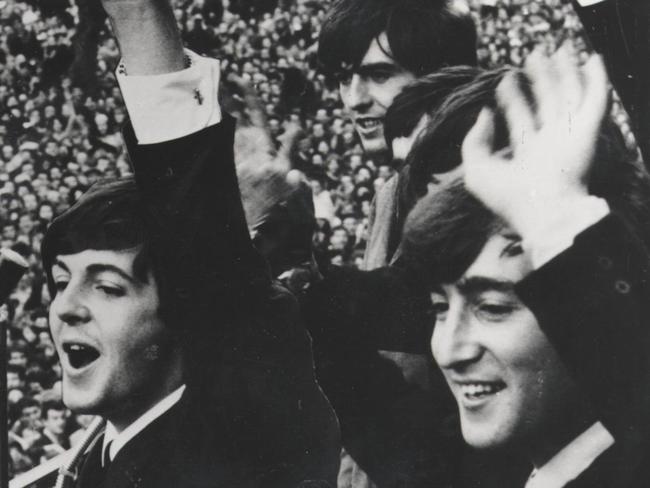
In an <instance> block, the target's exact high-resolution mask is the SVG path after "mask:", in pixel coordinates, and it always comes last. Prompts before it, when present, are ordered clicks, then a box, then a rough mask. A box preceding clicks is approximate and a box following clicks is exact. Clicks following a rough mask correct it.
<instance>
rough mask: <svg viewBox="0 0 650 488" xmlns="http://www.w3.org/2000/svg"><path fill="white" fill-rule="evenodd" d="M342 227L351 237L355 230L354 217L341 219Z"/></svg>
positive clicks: (355, 221)
mask: <svg viewBox="0 0 650 488" xmlns="http://www.w3.org/2000/svg"><path fill="white" fill-rule="evenodd" d="M342 225H343V228H344V229H345V230H346V231H347V233H348V234H351V235H353V234H354V233H355V232H356V230H357V219H355V218H354V217H346V218H344V219H343V224H342Z"/></svg>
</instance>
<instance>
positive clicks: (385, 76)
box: [339, 32, 415, 153]
mask: <svg viewBox="0 0 650 488" xmlns="http://www.w3.org/2000/svg"><path fill="white" fill-rule="evenodd" d="M414 79H415V75H414V74H413V73H411V72H409V71H406V70H405V69H404V68H402V67H401V66H400V65H398V64H397V62H396V61H395V60H394V59H393V58H392V57H391V50H390V46H389V44H388V38H387V36H386V33H385V32H382V33H381V34H380V35H379V36H378V37H377V38H375V39H373V41H372V42H371V43H370V46H369V47H368V51H367V52H366V54H365V56H364V57H363V59H362V60H361V63H360V64H359V66H358V67H357V68H355V70H354V71H350V72H348V73H347V74H344V75H343V76H342V77H341V80H340V81H339V93H340V95H341V100H342V101H343V104H344V105H345V108H346V109H347V111H348V112H349V115H350V117H351V118H352V121H353V122H354V125H355V129H356V131H357V133H358V134H359V137H360V138H361V143H362V144H363V148H364V150H365V151H367V152H369V153H376V152H383V151H385V150H386V149H387V147H386V141H385V140H384V116H385V115H386V110H388V107H389V106H390V104H391V103H393V99H394V98H395V96H396V95H397V94H399V93H400V92H401V91H402V88H404V87H405V86H406V85H407V84H409V83H410V82H411V81H413V80H414Z"/></svg>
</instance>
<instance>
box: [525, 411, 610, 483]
mask: <svg viewBox="0 0 650 488" xmlns="http://www.w3.org/2000/svg"><path fill="white" fill-rule="evenodd" d="M613 444H614V438H613V437H612V435H611V434H610V433H609V431H608V430H607V429H606V428H605V426H603V424H601V423H600V422H596V423H595V424H593V425H592V426H591V427H589V428H588V429H587V430H585V431H584V432H583V433H582V434H580V435H579V436H578V437H576V438H575V439H574V440H573V441H571V442H570V443H569V444H568V445H566V446H565V447H564V448H563V449H562V450H561V451H560V452H558V453H557V454H556V455H555V456H553V457H552V458H551V459H550V460H549V461H548V462H547V463H546V464H544V466H542V467H540V468H539V469H535V470H534V471H533V472H532V474H531V475H530V477H529V478H528V482H527V483H526V488H562V487H563V486H565V485H566V484H567V483H569V482H570V481H572V480H574V479H576V478H577V477H578V476H579V475H580V473H582V472H583V471H585V470H586V469H587V468H588V467H589V466H591V464H592V463H593V462H594V461H595V460H596V458H597V457H598V456H600V455H601V454H602V453H603V452H605V451H606V450H607V449H608V448H609V447H611V446H612V445H613Z"/></svg>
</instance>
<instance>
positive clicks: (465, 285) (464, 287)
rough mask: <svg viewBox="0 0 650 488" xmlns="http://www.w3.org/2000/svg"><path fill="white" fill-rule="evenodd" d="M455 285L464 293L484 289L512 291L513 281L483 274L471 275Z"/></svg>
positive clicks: (474, 292) (475, 292)
mask: <svg viewBox="0 0 650 488" xmlns="http://www.w3.org/2000/svg"><path fill="white" fill-rule="evenodd" d="M456 287H457V288H458V289H459V290H460V291H461V292H462V293H464V294H467V295H473V294H477V293H482V292H485V291H500V292H504V293H509V292H512V291H513V290H514V289H515V283H514V282H512V281H510V280H497V279H494V278H487V277H485V276H472V277H469V278H464V279H462V280H460V281H459V282H458V283H457V284H456Z"/></svg>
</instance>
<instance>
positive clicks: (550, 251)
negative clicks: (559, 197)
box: [522, 196, 609, 269]
mask: <svg viewBox="0 0 650 488" xmlns="http://www.w3.org/2000/svg"><path fill="white" fill-rule="evenodd" d="M607 214H609V206H608V205H607V202H606V201H605V200H604V199H602V198H598V197H595V196H585V197H581V198H580V199H578V200H576V201H574V202H572V203H571V205H570V206H566V208H565V211H564V212H559V213H558V217H557V218H554V219H552V220H549V221H548V222H545V223H544V224H543V225H540V226H539V227H538V228H537V229H535V231H534V232H531V234H530V235H528V236H525V237H524V241H523V243H522V245H523V248H524V250H525V251H526V252H528V254H529V256H530V257H531V261H532V264H533V267H534V269H538V268H541V267H542V266H543V265H544V264H546V263H547V262H548V261H550V260H551V259H553V258H554V257H555V256H557V255H558V254H560V253H562V252H563V251H565V250H566V249H568V248H569V247H571V246H572V245H573V241H574V240H575V238H576V236H577V235H578V234H580V233H581V232H582V231H584V230H586V229H587V228H589V227H591V226H592V225H594V224H596V223H597V222H598V221H599V220H601V219H602V218H603V217H605V216H606V215H607Z"/></svg>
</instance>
